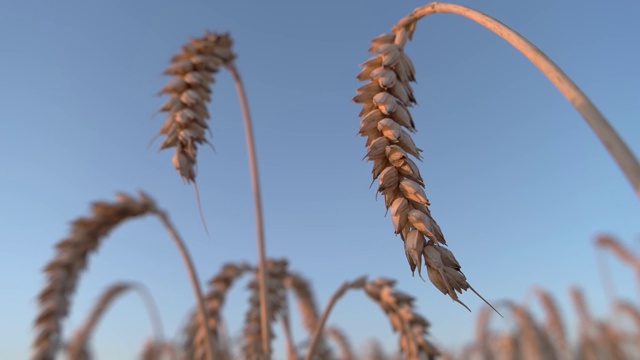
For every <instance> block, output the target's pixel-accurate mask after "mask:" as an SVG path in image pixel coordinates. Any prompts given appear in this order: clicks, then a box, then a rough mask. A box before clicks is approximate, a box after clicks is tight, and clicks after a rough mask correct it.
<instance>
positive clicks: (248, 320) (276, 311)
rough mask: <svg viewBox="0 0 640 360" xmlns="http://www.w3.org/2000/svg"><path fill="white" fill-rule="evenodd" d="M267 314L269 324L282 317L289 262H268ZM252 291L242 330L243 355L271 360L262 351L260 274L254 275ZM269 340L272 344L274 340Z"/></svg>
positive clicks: (251, 284)
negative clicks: (285, 280)
mask: <svg viewBox="0 0 640 360" xmlns="http://www.w3.org/2000/svg"><path fill="white" fill-rule="evenodd" d="M266 265H267V273H266V275H267V276H266V285H267V288H266V290H267V304H266V305H267V308H268V310H267V313H268V314H269V323H270V324H271V323H272V322H273V321H275V320H276V318H277V317H278V316H280V315H281V311H283V307H282V305H283V304H286V292H285V288H284V279H285V277H286V275H287V260H286V259H281V260H274V259H269V260H267V264H266ZM247 287H248V288H249V290H250V294H251V295H250V296H249V310H248V311H247V313H246V315H245V316H246V317H245V325H244V328H243V330H242V334H243V344H242V353H243V355H244V359H246V360H263V359H269V358H270V357H271V354H264V353H263V349H262V336H263V334H262V333H261V327H260V296H259V294H258V287H259V285H258V273H257V272H255V273H254V277H253V279H252V280H251V281H250V282H249V284H248V286H247ZM269 335H270V337H271V338H272V337H273V331H269ZM271 338H270V339H268V340H269V342H271V340H272V339H271Z"/></svg>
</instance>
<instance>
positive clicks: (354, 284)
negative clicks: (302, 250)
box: [305, 276, 366, 360]
mask: <svg viewBox="0 0 640 360" xmlns="http://www.w3.org/2000/svg"><path fill="white" fill-rule="evenodd" d="M365 282H366V277H364V276H362V277H359V278H357V279H355V280H353V281H345V282H344V283H342V285H340V287H339V288H338V290H336V292H335V293H334V294H333V295H332V296H331V298H330V299H329V302H328V303H327V306H326V307H325V309H324V311H323V312H322V316H320V320H318V321H317V322H316V326H315V330H314V331H313V336H312V337H311V341H310V342H309V347H308V348H307V355H306V356H305V360H311V359H314V356H316V347H317V346H318V343H319V342H320V338H321V334H322V332H323V330H324V325H325V324H326V322H327V319H328V318H329V314H330V313H331V310H332V309H333V306H334V305H335V304H336V302H338V300H339V299H340V298H341V297H342V296H343V295H344V294H345V293H346V292H347V291H348V290H350V289H360V288H362V287H363V286H364V285H365Z"/></svg>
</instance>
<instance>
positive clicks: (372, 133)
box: [352, 2, 640, 310]
mask: <svg viewBox="0 0 640 360" xmlns="http://www.w3.org/2000/svg"><path fill="white" fill-rule="evenodd" d="M438 12H448V13H454V14H457V15H461V16H464V17H467V18H469V19H471V20H473V21H475V22H477V23H479V24H481V25H483V26H485V27H486V28H488V29H489V30H491V31H493V32H495V33H496V34H497V35H498V36H500V37H502V38H503V39H504V40H506V41H507V42H509V43H510V44H512V45H513V46H514V47H516V48H517V49H518V50H520V51H521V52H522V53H523V55H525V56H526V57H527V58H529V59H530V60H531V61H532V62H533V63H534V64H535V65H536V66H537V67H538V68H539V69H540V70H541V71H542V72H543V73H544V74H545V75H546V76H547V77H548V78H549V79H550V80H551V81H552V82H553V83H554V85H556V87H557V88H558V89H559V90H560V91H561V92H562V93H563V94H564V95H565V97H567V99H568V100H569V101H570V102H571V103H572V104H573V105H574V106H575V107H576V109H577V110H578V111H579V112H580V114H581V115H582V116H583V117H584V119H585V120H586V121H587V123H588V124H589V125H590V126H591V127H592V129H593V130H594V132H595V133H596V135H597V136H598V137H599V138H600V139H601V141H602V142H603V143H604V144H605V146H606V148H607V149H608V150H609V151H610V153H611V155H612V156H613V157H614V159H615V160H616V161H617V162H618V164H619V165H620V167H621V168H622V170H623V172H624V173H625V175H626V176H627V178H628V179H629V181H630V182H631V184H632V186H633V188H634V190H635V191H636V193H637V195H638V196H640V165H639V164H638V161H637V160H636V159H635V157H634V155H633V154H632V153H631V152H630V151H629V149H628V148H627V146H626V145H625V144H624V142H623V141H622V139H621V138H620V137H619V136H618V135H617V133H616V132H615V131H614V130H613V128H612V127H611V126H610V125H609V123H608V122H607V121H606V119H605V118H604V117H603V116H602V114H601V113H600V112H599V111H598V109H597V108H596V107H595V106H594V105H593V104H592V103H591V101H590V100H589V99H588V98H587V97H586V96H585V95H584V94H583V93H582V91H581V90H580V89H579V88H578V87H577V86H575V84H573V82H572V81H571V80H570V79H569V78H568V77H567V76H566V75H565V74H564V73H563V72H562V70H561V69H560V68H558V67H557V66H556V65H555V64H554V63H553V62H552V61H551V60H549V58H548V57H547V56H546V55H544V53H542V52H541V51H540V50H539V49H538V48H536V47H535V46H534V45H533V44H531V43H530V42H528V41H527V40H526V39H524V38H523V37H522V36H520V35H519V34H518V33H516V32H515V31H513V30H511V29H510V28H508V27H507V26H505V25H503V24H502V23H500V22H499V21H497V20H495V19H493V18H491V17H489V16H487V15H485V14H482V13H480V12H477V11H475V10H472V9H470V8H467V7H464V6H460V5H454V4H445V3H435V2H434V3H430V4H427V5H425V6H422V7H419V8H416V9H415V10H414V11H413V12H411V13H410V14H409V15H408V16H406V17H404V18H402V19H400V21H398V23H396V25H394V26H393V27H392V28H391V32H389V33H384V34H382V35H379V36H377V37H375V38H374V39H373V40H372V41H371V43H372V45H371V47H370V48H369V51H370V52H372V53H373V54H374V56H373V57H372V58H370V59H369V60H367V61H365V62H364V63H362V64H361V67H362V70H361V72H360V73H359V74H358V75H357V78H358V79H359V80H361V81H366V82H367V83H366V84H365V85H363V86H361V87H359V88H358V89H357V94H356V96H355V97H354V98H353V99H352V100H353V101H354V102H356V103H359V104H361V105H362V109H361V111H360V114H359V116H360V117H361V121H360V129H359V130H358V134H359V135H361V136H363V137H366V142H365V146H366V147H367V152H366V154H365V158H366V159H367V160H368V161H372V162H373V170H372V175H373V179H374V181H375V180H376V179H377V180H378V183H379V186H378V189H377V192H378V193H380V194H382V195H383V197H384V204H385V207H386V208H387V210H389V209H391V220H392V223H393V227H394V231H395V233H396V234H400V236H401V238H402V240H403V241H404V248H405V253H406V256H407V260H408V262H409V267H410V268H411V271H412V272H414V271H415V270H416V269H418V274H419V275H420V276H422V274H421V270H422V269H421V267H422V260H423V259H424V262H425V265H426V267H427V274H428V277H429V280H431V282H432V283H433V285H435V286H436V287H437V288H438V289H439V290H440V291H442V293H444V294H448V295H449V296H450V297H451V298H452V299H453V300H454V301H456V302H458V303H460V304H461V305H463V306H464V307H466V308H467V309H468V307H467V306H466V305H465V304H464V303H462V301H460V300H459V299H458V296H457V294H456V292H458V293H461V291H462V290H467V289H471V290H472V291H473V292H475V293H476V295H478V296H480V295H479V294H478V293H477V292H476V291H475V290H474V289H473V287H471V285H470V284H469V283H468V282H467V280H466V277H465V275H464V274H463V273H462V272H461V271H460V269H461V266H460V264H459V262H458V261H457V260H456V258H455V257H454V256H453V253H452V252H451V251H449V250H447V249H445V247H444V246H445V245H447V242H446V240H445V237H444V235H443V232H442V230H441V229H440V226H439V225H438V223H437V222H436V221H435V219H434V218H433V216H432V214H431V211H430V209H429V206H430V205H431V203H430V202H429V200H428V198H427V195H426V192H425V189H424V187H425V182H424V180H423V178H422V176H421V175H420V171H419V170H418V167H417V165H416V163H415V162H414V160H413V159H417V160H421V155H420V153H421V151H422V150H421V149H420V148H419V147H418V146H417V145H416V143H415V142H414V141H413V139H412V137H411V133H414V132H416V126H415V123H414V120H413V118H412V116H411V113H410V111H409V109H410V107H412V106H413V105H415V104H416V98H415V96H414V94H413V90H412V88H411V82H413V81H415V69H414V65H413V63H412V61H411V59H410V58H409V56H408V55H407V54H406V53H405V51H404V48H405V45H406V43H407V42H408V41H409V40H410V39H411V38H412V37H413V34H414V32H415V29H416V26H417V23H418V21H419V20H420V19H422V18H423V17H425V16H427V15H431V14H434V13H438ZM412 158H413V159H412ZM480 297H481V296H480ZM481 298H482V297H481ZM483 300H484V299H483ZM485 302H486V300H485ZM487 304H488V302H487ZM494 310H495V309H494Z"/></svg>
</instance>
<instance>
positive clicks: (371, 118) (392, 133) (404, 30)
mask: <svg viewBox="0 0 640 360" xmlns="http://www.w3.org/2000/svg"><path fill="white" fill-rule="evenodd" d="M404 23H406V21H404V19H403V20H401V22H400V23H399V24H404ZM414 27H415V22H409V23H407V24H405V25H403V26H399V25H396V26H394V27H393V32H391V33H385V34H382V35H379V36H377V37H376V38H374V39H373V40H372V41H371V43H372V45H371V47H370V48H369V51H370V52H372V53H373V54H374V56H373V57H372V58H370V59H369V60H367V61H366V62H364V63H363V64H361V67H362V70H361V72H360V73H359V74H358V76H357V78H358V80H361V81H367V83H366V84H365V85H363V86H361V87H359V88H358V89H357V95H356V96H355V97H354V98H353V101H354V102H356V103H359V104H362V109H361V111H360V114H359V116H360V117H361V118H362V120H361V122H360V129H359V130H358V134H359V135H361V136H364V137H366V142H365V146H366V147H367V152H366V155H365V158H366V159H367V160H369V161H372V162H373V170H372V175H373V179H374V181H375V180H376V179H377V180H378V184H379V185H378V190H377V192H378V193H380V194H381V195H382V196H383V198H384V203H385V207H386V208H387V210H391V221H392V223H393V227H394V231H395V233H396V234H399V235H400V237H401V238H402V240H403V242H404V248H405V254H406V256H407V261H408V262H409V267H410V269H411V271H412V272H415V270H416V269H418V274H419V275H420V276H422V275H421V271H422V259H423V258H424V261H425V265H426V266H427V272H428V275H429V280H430V281H431V282H432V283H433V284H434V285H435V286H436V287H437V288H438V289H439V290H440V291H442V292H443V293H444V294H447V295H449V296H450V297H451V298H452V299H453V300H454V301H456V302H458V303H460V304H461V305H463V306H464V307H465V308H467V309H468V307H467V306H466V305H464V303H462V301H460V300H459V299H458V296H457V294H456V291H458V292H461V291H462V290H467V289H471V290H472V291H473V292H474V293H476V295H478V296H480V295H479V294H478V293H477V292H476V291H475V290H474V289H473V288H472V287H471V286H470V285H469V283H468V282H467V281H466V277H465V276H464V274H462V272H461V271H460V264H459V263H458V262H457V260H455V258H454V257H453V254H452V253H451V252H450V251H449V250H446V249H445V248H444V247H443V246H444V245H446V244H447V242H446V240H445V238H444V235H443V233H442V230H441V229H440V226H439V225H438V223H437V222H436V221H435V219H434V218H433V217H432V215H431V211H430V210H429V206H430V205H431V203H430V202H429V200H428V198H427V195H426V192H425V189H424V180H423V179H422V176H421V175H420V171H419V170H418V167H417V165H416V163H415V162H414V160H412V159H411V158H412V157H413V158H414V159H417V160H421V155H420V153H421V152H422V150H421V149H420V148H418V147H417V146H416V144H415V142H414V141H413V139H412V138H411V135H410V133H412V132H415V131H416V127H415V123H414V121H413V119H412V117H411V114H410V112H409V108H410V107H411V106H412V105H413V104H415V103H416V100H415V97H414V95H413V90H412V88H411V82H413V81H415V69H414V67H413V63H412V62H411V59H410V58H409V56H408V55H407V54H406V53H405V52H404V46H405V44H406V42H407V41H408V40H409V38H410V36H411V34H412V32H413V29H414ZM427 240H428V241H427ZM444 252H446V253H447V254H446V259H445V260H444V263H443V262H442V261H441V260H440V257H441V256H442V253H444ZM449 254H450V255H449ZM449 259H451V260H453V261H449ZM480 297H481V296H480ZM481 298H482V297H481ZM483 300H484V299H483ZM484 301H485V302H486V300H484ZM487 304H489V303H488V302H487ZM489 305H490V304H489ZM490 306H491V305H490ZM494 310H495V309H494Z"/></svg>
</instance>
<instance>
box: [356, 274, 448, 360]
mask: <svg viewBox="0 0 640 360" xmlns="http://www.w3.org/2000/svg"><path fill="white" fill-rule="evenodd" d="M394 285H395V281H394V280H390V279H385V278H377V279H375V280H373V281H370V282H368V283H367V284H366V285H365V287H364V290H365V293H366V294H367V295H368V296H369V297H370V298H371V299H372V300H373V301H375V302H376V303H377V304H378V305H379V306H380V308H381V309H382V310H383V311H384V312H385V314H386V315H387V317H388V318H389V321H390V322H391V327H392V328H393V330H394V331H395V332H398V333H399V343H400V349H401V350H402V352H403V353H404V354H405V355H406V356H407V357H408V358H409V359H421V358H423V357H426V358H428V359H435V357H436V356H438V355H439V352H438V350H437V349H436V348H435V346H433V344H431V342H430V341H429V340H428V339H427V330H428V328H429V326H430V325H429V322H428V321H427V319H425V318H424V317H423V316H421V315H419V314H417V313H415V312H414V310H413V301H414V298H413V297H412V296H410V295H407V294H405V293H403V292H400V291H397V290H394V289H393V286H394Z"/></svg>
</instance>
